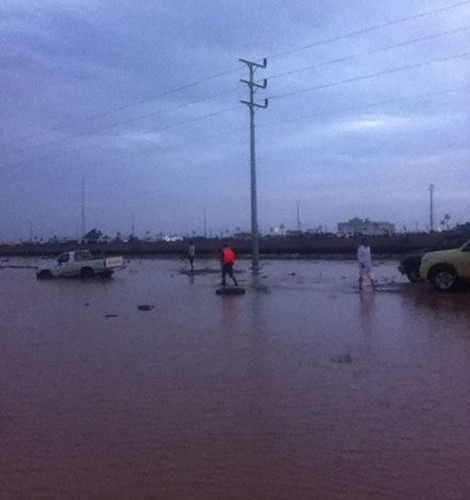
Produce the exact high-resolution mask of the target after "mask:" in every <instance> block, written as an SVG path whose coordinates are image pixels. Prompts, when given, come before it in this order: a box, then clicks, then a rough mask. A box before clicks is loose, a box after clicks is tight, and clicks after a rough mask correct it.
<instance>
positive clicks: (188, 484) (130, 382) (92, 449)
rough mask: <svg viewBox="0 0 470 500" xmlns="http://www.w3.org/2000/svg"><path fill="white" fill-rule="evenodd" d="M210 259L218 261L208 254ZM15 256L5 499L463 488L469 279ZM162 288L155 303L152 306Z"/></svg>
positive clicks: (4, 311)
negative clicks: (371, 282)
mask: <svg viewBox="0 0 470 500" xmlns="http://www.w3.org/2000/svg"><path fill="white" fill-rule="evenodd" d="M198 264H199V266H200V267H199V268H200V269H201V268H207V267H209V268H211V269H214V270H215V269H216V267H215V266H214V264H213V263H206V262H204V263H202V262H199V263H198ZM183 266H184V264H182V263H180V262H178V261H175V260H143V261H138V260H135V261H131V262H130V263H129V265H128V267H127V269H125V270H123V271H122V272H119V273H117V274H116V276H115V278H114V279H112V280H109V281H93V282H82V281H75V280H64V281H51V282H37V281H36V279H35V278H34V271H33V270H31V269H11V268H10V269H2V270H1V271H0V279H1V284H0V299H1V302H0V312H1V317H2V327H1V336H0V346H1V352H2V363H1V365H0V375H1V378H0V383H1V414H0V415H1V426H0V435H1V443H2V453H1V457H2V458H1V462H0V473H1V476H0V479H1V486H2V491H3V493H2V494H3V496H2V497H1V498H2V499H3V498H5V500H10V499H12V500H13V499H20V498H21V499H48V500H49V499H61V500H62V499H75V498H77V499H86V500H90V499H100V500H105V499H128V498H129V499H149V498H156V499H180V498H181V499H217V500H225V499H227V500H231V499H243V500H245V499H258V498H259V499H269V500H271V499H289V500H290V499H312V498H328V499H343V498H347V499H350V498H352V499H356V498H358V499H362V498H365V499H369V498H371V499H372V498H373V499H376V498H390V499H401V498H403V499H421V498H422V499H434V498H435V499H460V498H462V499H464V498H468V491H470V489H469V488H470V479H469V478H470V471H469V465H468V464H469V463H470V433H469V430H468V429H469V423H470V422H469V420H470V417H469V415H470V411H469V410H470V391H469V387H470V385H469V382H470V380H469V369H468V360H469V359H470V333H469V331H470V328H469V326H470V313H469V308H468V304H469V294H468V292H467V291H463V292H460V293H457V294H449V295H446V294H439V293H437V292H435V291H434V290H432V289H431V288H430V287H429V286H428V285H426V284H418V285H411V284H407V283H406V282H405V281H404V280H403V279H402V278H401V276H400V275H399V274H398V271H396V263H395V262H392V261H390V262H388V261H385V262H381V263H380V265H379V266H378V267H377V268H376V271H377V275H378V278H379V281H380V290H379V291H378V292H377V293H375V294H374V293H373V292H371V291H365V292H363V293H362V294H360V293H358V292H357V291H356V290H355V286H356V267H355V264H354V262H352V261H350V262H347V261H328V262H326V261H287V262H286V261H279V262H278V261H267V262H263V272H262V276H261V277H260V282H261V283H262V284H263V285H265V286H267V287H268V289H267V290H266V289H258V291H255V290H254V289H253V288H252V286H251V285H252V282H251V277H250V275H249V272H248V267H249V265H248V262H243V261H242V262H240V263H239V264H238V269H239V270H241V271H244V272H242V273H241V274H240V275H239V276H240V281H241V283H242V285H244V286H246V287H247V294H246V295H245V296H242V297H219V296H216V295H215V293H214V288H215V287H216V285H217V284H218V279H219V277H218V275H217V274H216V273H213V272H211V273H210V272H205V273H201V274H196V275H195V276H193V279H190V277H189V276H187V275H185V274H181V273H180V272H179V271H180V270H181V269H182V267H183ZM142 304H145V305H151V306H153V307H152V308H150V310H148V311H140V310H139V309H138V308H137V306H138V305H142Z"/></svg>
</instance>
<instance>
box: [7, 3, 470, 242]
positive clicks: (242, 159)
mask: <svg viewBox="0 0 470 500" xmlns="http://www.w3.org/2000/svg"><path fill="white" fill-rule="evenodd" d="M469 41H470V1H460V2H458V1H457V0H348V1H345V0H296V1H295V2H289V1H280V0H237V1H235V0H224V1H222V0H219V1H217V0H153V1H150V0H129V1H125V0H123V1H119V0H113V1H111V0H101V1H99V0H36V1H35V0H0V42H1V47H2V50H1V52H0V58H1V72H2V76H1V79H0V92H1V117H2V122H1V127H0V144H1V151H2V155H1V193H0V241H11V240H16V239H29V238H30V237H31V236H34V237H46V238H48V237H51V236H53V235H57V236H60V237H62V236H68V237H74V236H78V235H80V234H81V231H82V227H83V222H84V221H85V223H86V229H87V230H89V229H91V228H93V227H96V228H98V229H100V230H102V231H103V232H105V233H107V234H109V235H111V236H113V235H115V234H116V232H118V231H119V232H121V233H123V234H129V233H130V232H131V231H132V230H133V229H134V230H135V233H136V234H137V235H139V236H143V235H145V234H146V232H147V231H148V232H149V233H148V234H150V235H152V236H153V235H156V234H157V233H160V232H162V233H164V234H170V233H172V234H191V233H192V232H193V231H195V232H196V233H198V234H202V233H203V231H204V220H205V221H206V225H205V228H206V231H207V234H208V235H217V234H220V232H221V231H225V230H230V231H233V230H235V229H236V228H240V229H242V230H249V229H250V141H249V137H250V136H249V108H248V106H247V105H245V104H243V103H240V100H247V99H248V91H249V88H248V85H246V84H245V83H243V82H240V79H248V76H249V75H248V66H247V65H246V64H243V63H241V62H239V58H243V59H247V60H250V61H255V62H258V63H261V62H262V60H263V58H265V57H266V58H267V67H266V68H265V69H262V68H259V69H257V70H256V72H255V81H256V82H259V83H262V81H263V79H264V78H267V80H268V85H267V88H266V89H258V90H257V91H256V95H255V99H256V102H257V103H259V104H263V103H264V99H265V98H267V99H269V106H268V108H267V109H261V108H260V109H258V110H257V112H256V114H255V119H256V157H257V184H258V218H259V225H260V229H261V231H262V232H263V233H266V232H268V231H269V230H270V228H271V227H273V226H277V225H280V224H284V225H285V226H286V227H290V228H292V229H295V228H296V226H297V208H299V214H300V222H301V224H302V228H303V229H307V228H316V227H318V226H320V225H321V226H323V227H324V228H326V229H327V230H329V231H336V224H337V223H338V222H341V221H346V220H348V219H350V218H352V217H355V216H356V217H362V218H365V217H368V218H369V219H371V220H379V221H389V222H392V223H394V224H396V226H397V229H399V230H402V228H403V227H404V226H406V228H407V229H408V230H416V229H419V230H427V229H429V222H430V210H429V205H430V194H429V186H430V184H434V186H435V188H434V205H435V220H436V224H438V223H439V222H440V220H441V219H442V218H443V217H444V214H446V213H448V214H450V216H451V220H450V223H451V225H453V224H455V223H462V222H465V221H470V162H469V160H470V143H469V125H470V120H469V104H470V98H469V83H470V82H469V75H470V70H469V62H470V43H469ZM82 195H84V196H82ZM82 198H83V199H82ZM82 208H84V215H85V217H83V212H82Z"/></svg>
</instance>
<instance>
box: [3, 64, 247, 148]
mask: <svg viewBox="0 0 470 500" xmlns="http://www.w3.org/2000/svg"><path fill="white" fill-rule="evenodd" d="M235 71H238V68H237V69H231V70H226V71H222V72H219V73H216V74H214V75H211V76H207V77H205V78H201V79H199V80H196V81H194V82H190V83H186V84H183V85H181V86H179V87H175V88H173V89H170V90H167V91H165V92H162V93H161V94H158V95H157V96H153V97H150V98H147V99H142V100H140V101H135V102H133V103H130V104H125V105H123V106H119V107H117V108H112V109H109V110H107V111H103V112H102V113H97V114H95V115H91V116H89V117H86V118H82V119H80V121H82V122H88V121H91V120H95V119H97V118H102V117H104V116H107V115H111V114H113V113H117V112H119V111H123V110H125V109H129V108H132V107H136V106H140V105H141V104H145V103H147V102H151V101H155V100H156V99H160V98H161V97H165V96H168V95H171V94H175V93H177V92H180V91H182V90H186V89H188V88H191V87H195V86H197V85H200V84H202V83H206V82H208V81H211V80H215V79H216V78H219V77H221V76H225V75H229V74H232V73H235ZM212 98H213V97H212ZM202 100H204V99H202ZM195 102H198V101H195ZM190 104H194V103H190ZM161 112H164V111H161ZM64 128H65V127H54V128H52V129H49V130H46V131H44V132H38V133H36V134H30V135H27V136H23V137H19V138H16V139H13V140H11V141H10V142H7V143H6V144H11V143H15V142H19V141H24V140H27V139H32V138H34V137H40V136H43V135H46V134H50V133H52V132H57V131H60V130H63V129H64Z"/></svg>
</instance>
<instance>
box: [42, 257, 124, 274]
mask: <svg viewBox="0 0 470 500" xmlns="http://www.w3.org/2000/svg"><path fill="white" fill-rule="evenodd" d="M122 265H123V258H122V257H93V255H92V254H91V253H90V251H89V250H73V251H71V252H64V253H62V254H60V255H59V256H58V257H57V258H56V259H54V260H51V261H49V262H47V263H45V264H44V265H42V266H39V267H38V269H37V271H36V276H37V278H38V279H50V278H54V277H59V276H63V277H68V276H80V277H82V278H90V277H92V276H95V275H96V274H99V275H105V276H106V275H110V274H112V273H113V271H114V270H115V269H117V268H119V267H122Z"/></svg>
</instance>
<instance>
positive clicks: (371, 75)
mask: <svg viewBox="0 0 470 500" xmlns="http://www.w3.org/2000/svg"><path fill="white" fill-rule="evenodd" d="M469 55H470V52H463V53H461V54H457V55H453V56H448V57H444V58H440V59H432V60H428V61H424V62H419V63H415V64H409V65H407V66H400V67H397V68H391V69H387V70H383V71H378V72H376V73H369V74H367V75H361V76H355V77H352V78H346V79H344V80H339V81H336V82H329V83H324V84H321V85H315V86H313V87H305V88H303V89H298V90H292V91H290V92H285V93H283V94H277V95H273V96H270V97H269V99H280V98H282V97H287V96H292V95H296V94H302V93H305V92H312V91H314V90H322V89H326V88H331V87H335V86H338V85H344V84H347V83H353V82H358V81H361V80H366V79H368V78H376V77H379V76H384V75H390V74H393V73H399V72H401V71H409V70H411V69H415V68H419V67H422V66H428V65H430V64H436V63H440V62H446V61H451V60H453V59H459V58H462V57H466V56H469Z"/></svg>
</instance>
